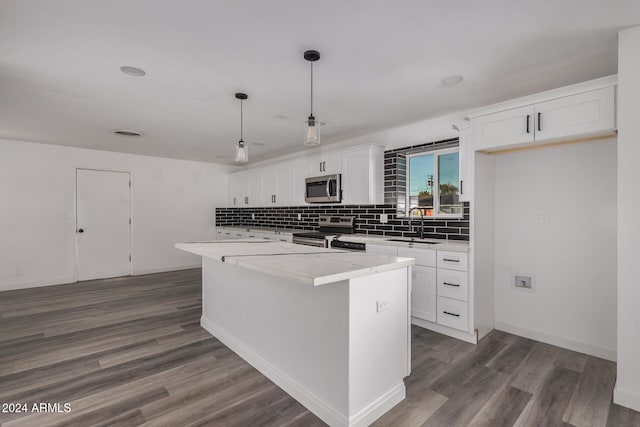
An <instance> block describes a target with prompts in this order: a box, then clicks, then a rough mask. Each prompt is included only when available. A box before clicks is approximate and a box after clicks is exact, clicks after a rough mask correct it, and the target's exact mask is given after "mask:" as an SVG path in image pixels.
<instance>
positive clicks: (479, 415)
mask: <svg viewBox="0 0 640 427" xmlns="http://www.w3.org/2000/svg"><path fill="white" fill-rule="evenodd" d="M200 274H201V272H200V270H199V269H198V270H186V271H178V272H169V273H161V274H151V275H146V276H137V277H123V278H115V279H105V280H94V281H89V282H81V283H73V284H68V285H60V286H50V287H44V288H35V289H25V290H18V291H7V292H0V403H3V402H6V403H11V402H13V403H17V402H21V403H27V404H28V406H29V408H31V405H32V404H33V403H36V402H38V403H39V402H49V403H61V404H63V403H66V402H69V403H70V404H71V409H72V410H71V412H69V413H38V412H27V413H0V425H1V426H38V427H40V426H80V427H84V426H113V425H120V426H138V425H144V426H192V427H195V426H288V427H308V426H311V427H313V426H323V425H324V423H323V422H322V421H321V420H319V419H318V418H317V417H316V416H315V415H313V414H312V413H310V412H309V411H308V410H306V408H305V407H303V406H302V405H301V404H300V403H298V402H297V401H295V400H294V399H293V398H291V397H290V396H289V395H288V394H286V393H285V392H284V391H282V390H281V389H280V388H279V387H277V386H276V385H275V384H273V383H272V382H271V381H269V380H268V379H267V378H265V377H264V376H263V375H261V374H260V373H259V372H258V371H257V370H255V369H254V368H253V367H251V366H250V365H248V364H247V363H246V362H245V361H244V360H242V359H241V358H240V357H238V356H237V355H236V354H235V353H233V352H232V351H231V350H229V349H228V348H227V347H225V346H224V345H223V344H222V343H220V342H219V341H218V340H217V339H216V338H214V337H212V336H210V335H209V334H208V333H207V332H206V331H204V330H203V329H202V328H201V327H200V324H199V320H200V311H201V289H200V286H201V280H200V278H201V276H200ZM615 375H616V369H615V363H612V362H609V361H606V360H602V359H598V358H595V357H591V356H587V355H584V354H580V353H575V352H572V351H569V350H565V349H561V348H558V347H554V346H551V345H547V344H543V343H540V342H536V341H533V340H529V339H526V338H522V337H517V336H515V335H510V334H507V333H504V332H499V331H494V332H492V333H491V334H490V335H488V336H487V337H486V338H485V339H483V340H482V341H481V342H480V343H479V344H478V345H477V346H474V345H471V344H467V343H464V342H461V341H458V340H455V339H453V338H449V337H446V336H444V335H440V334H437V333H435V332H431V331H428V330H425V329H421V328H418V327H413V329H412V374H411V376H409V377H408V378H406V379H405V383H406V385H407V398H406V399H405V400H404V401H403V402H401V403H400V404H399V405H397V406H396V407H395V408H393V409H392V410H391V411H389V412H388V413H387V414H385V415H384V416H383V417H382V418H381V419H379V420H378V421H377V422H376V423H375V425H376V426H393V427H398V426H399V427H404V426H406V427H412V426H447V427H456V426H467V425H469V426H474V427H478V426H485V427H489V426H491V427H495V426H541V425H545V426H577V427H580V426H594V427H598V426H603V427H605V426H606V427H614V426H615V427H619V426H622V427H626V426H640V413H638V412H634V411H631V410H629V409H626V408H623V407H620V406H618V405H614V404H612V402H611V397H612V390H613V387H614V384H615Z"/></svg>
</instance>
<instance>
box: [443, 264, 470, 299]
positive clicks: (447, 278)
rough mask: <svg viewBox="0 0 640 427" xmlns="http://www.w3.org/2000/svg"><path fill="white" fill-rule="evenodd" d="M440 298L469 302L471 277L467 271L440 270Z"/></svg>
mask: <svg viewBox="0 0 640 427" xmlns="http://www.w3.org/2000/svg"><path fill="white" fill-rule="evenodd" d="M438 296H441V297H447V298H453V299H457V300H460V301H468V300H469V276H468V274H467V272H466V271H456V270H446V269H444V268H439V269H438Z"/></svg>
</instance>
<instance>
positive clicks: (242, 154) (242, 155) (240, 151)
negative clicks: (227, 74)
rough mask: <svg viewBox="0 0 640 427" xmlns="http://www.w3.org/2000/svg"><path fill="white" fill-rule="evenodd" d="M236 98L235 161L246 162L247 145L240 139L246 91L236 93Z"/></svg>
mask: <svg viewBox="0 0 640 427" xmlns="http://www.w3.org/2000/svg"><path fill="white" fill-rule="evenodd" d="M236 98H237V99H239V100H240V141H238V143H237V144H236V162H238V163H246V162H248V161H249V146H248V145H247V143H246V142H244V140H243V139H242V101H244V100H245V99H247V98H248V96H247V94H246V93H242V92H238V93H236Z"/></svg>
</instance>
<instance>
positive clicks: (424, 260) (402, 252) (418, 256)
mask: <svg viewBox="0 0 640 427" xmlns="http://www.w3.org/2000/svg"><path fill="white" fill-rule="evenodd" d="M398 256H400V257H405V258H415V260H416V265H422V266H424V267H435V266H436V258H437V256H436V251H435V250H434V249H417V248H402V247H399V248H398Z"/></svg>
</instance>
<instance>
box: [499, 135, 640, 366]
mask: <svg viewBox="0 0 640 427" xmlns="http://www.w3.org/2000/svg"><path fill="white" fill-rule="evenodd" d="M636 182H638V181H636ZM616 196H617V195H616V141H615V138H614V139H608V140H604V141H596V142H583V143H576V144H567V145H559V146H554V147H544V148H539V149H534V150H527V151H519V152H511V153H505V154H500V155H496V156H495V320H496V328H497V329H501V330H506V331H508V332H513V333H516V334H519V335H524V336H528V337H530V338H534V339H538V340H540V341H545V342H549V343H551V344H556V345H560V346H563V347H567V348H571V349H574V350H577V351H582V352H586V353H590V354H593V355H597V356H600V357H604V358H607V359H612V360H615V352H616V199H617V197H616ZM541 214H544V215H548V216H549V227H548V228H540V227H539V226H538V219H539V215H541ZM512 272H517V273H527V274H533V275H535V291H534V292H527V291H523V290H519V289H515V288H513V287H512V286H511V273H512ZM636 310H637V307H636Z"/></svg>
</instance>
